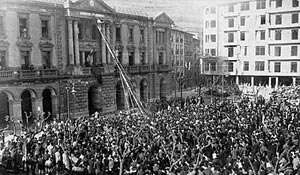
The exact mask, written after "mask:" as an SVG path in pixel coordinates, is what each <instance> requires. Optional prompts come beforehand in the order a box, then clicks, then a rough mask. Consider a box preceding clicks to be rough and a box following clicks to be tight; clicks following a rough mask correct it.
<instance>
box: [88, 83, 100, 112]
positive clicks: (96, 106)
mask: <svg viewBox="0 0 300 175" xmlns="http://www.w3.org/2000/svg"><path fill="white" fill-rule="evenodd" d="M88 106H89V114H90V115H91V114H94V113H95V112H96V111H97V112H102V90H101V87H100V86H97V85H94V86H91V87H90V88H89V91H88Z"/></svg>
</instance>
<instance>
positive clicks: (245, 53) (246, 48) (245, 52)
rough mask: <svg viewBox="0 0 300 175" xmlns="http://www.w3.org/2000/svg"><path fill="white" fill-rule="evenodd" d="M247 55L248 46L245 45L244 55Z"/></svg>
mask: <svg viewBox="0 0 300 175" xmlns="http://www.w3.org/2000/svg"><path fill="white" fill-rule="evenodd" d="M247 55H248V47H247V46H245V47H244V56H247Z"/></svg>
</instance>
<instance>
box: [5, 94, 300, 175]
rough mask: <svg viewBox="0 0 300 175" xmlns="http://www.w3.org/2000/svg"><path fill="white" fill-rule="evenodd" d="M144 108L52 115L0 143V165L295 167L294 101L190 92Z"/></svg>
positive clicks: (299, 126) (145, 173) (61, 170)
mask: <svg viewBox="0 0 300 175" xmlns="http://www.w3.org/2000/svg"><path fill="white" fill-rule="evenodd" d="M151 110H152V113H149V114H140V113H138V112H131V111H122V112H121V113H120V114H118V115H116V116H99V115H98V114H95V115H92V116H89V117H82V118H79V119H77V120H70V121H56V120H54V121H52V122H51V123H48V124H47V125H45V126H44V127H43V128H42V130H41V131H38V132H27V133H26V134H24V135H21V136H16V137H14V139H12V140H11V141H10V142H9V143H7V144H4V145H2V149H1V152H0V157H1V159H2V160H1V161H2V166H3V167H5V169H6V170H10V169H13V170H17V169H19V170H20V171H24V172H25V173H27V174H54V173H58V174H89V175H115V174H120V175H121V174H132V175H133V174H136V175H150V174H151V175H152V174H155V175H164V174H170V175H177V174H180V175H217V174H222V175H234V174H237V175H239V174H245V175H246V174H250V175H275V174H280V175H282V174H300V155H299V151H300V150H299V149H300V142H299V139H300V123H299V122H298V121H299V119H300V107H299V104H292V103H289V102H288V101H287V99H286V98H282V97H280V96H275V95H274V96H273V97H272V98H271V99H270V100H265V99H261V98H260V99H258V100H256V101H251V100H249V99H248V98H243V99H241V100H239V101H235V102H233V101H226V100H225V101H219V102H218V103H213V104H203V100H202V99H201V97H191V98H187V99H185V100H184V101H183V100H180V99H171V100H169V101H167V100H165V101H163V102H161V101H157V102H156V103H155V104H153V105H152V109H151Z"/></svg>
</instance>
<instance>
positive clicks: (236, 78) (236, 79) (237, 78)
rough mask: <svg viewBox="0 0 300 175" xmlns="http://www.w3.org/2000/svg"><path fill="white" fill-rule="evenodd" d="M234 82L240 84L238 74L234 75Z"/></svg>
mask: <svg viewBox="0 0 300 175" xmlns="http://www.w3.org/2000/svg"><path fill="white" fill-rule="evenodd" d="M235 83H236V84H237V85H239V84H240V77H239V76H236V77H235Z"/></svg>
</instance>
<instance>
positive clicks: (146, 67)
mask: <svg viewBox="0 0 300 175" xmlns="http://www.w3.org/2000/svg"><path fill="white" fill-rule="evenodd" d="M148 71H150V66H149V65H140V72H148Z"/></svg>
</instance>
